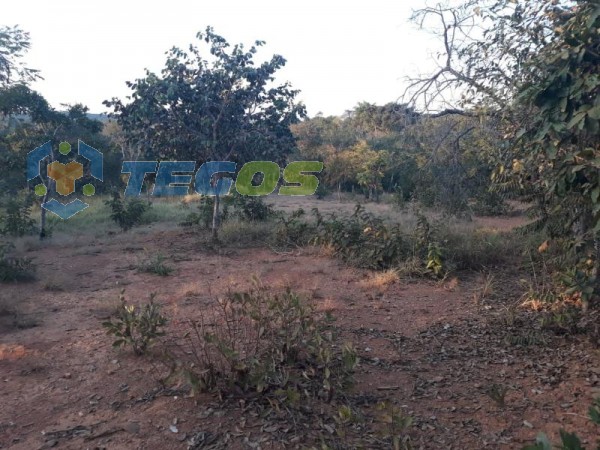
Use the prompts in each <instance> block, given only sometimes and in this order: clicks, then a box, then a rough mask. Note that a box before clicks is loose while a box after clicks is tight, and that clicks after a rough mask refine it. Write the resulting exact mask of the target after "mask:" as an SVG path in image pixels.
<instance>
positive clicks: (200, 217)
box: [180, 196, 226, 229]
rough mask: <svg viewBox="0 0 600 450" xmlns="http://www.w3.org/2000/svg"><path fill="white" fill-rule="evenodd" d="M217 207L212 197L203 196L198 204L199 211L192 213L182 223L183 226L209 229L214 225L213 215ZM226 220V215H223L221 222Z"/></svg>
mask: <svg viewBox="0 0 600 450" xmlns="http://www.w3.org/2000/svg"><path fill="white" fill-rule="evenodd" d="M214 207H215V201H214V199H213V198H212V197H207V196H202V197H200V201H199V203H198V211H197V212H192V213H190V214H188V215H187V216H186V218H185V219H184V220H183V221H182V222H181V223H180V225H181V226H184V227H191V226H199V227H201V228H204V229H209V228H210V226H211V223H212V215H213V210H214ZM225 220H226V215H225V214H222V217H221V221H225Z"/></svg>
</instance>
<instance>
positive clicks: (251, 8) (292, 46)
mask: <svg viewBox="0 0 600 450" xmlns="http://www.w3.org/2000/svg"><path fill="white" fill-rule="evenodd" d="M423 4H424V2H423V1H422V0H421V1H418V0H403V1H400V0H395V1H392V0H369V1H364V0H362V1H356V0H350V1H338V0H330V1H325V0H320V1H316V0H303V1H295V2H290V1H285V0H279V1H275V0H254V1H248V0H245V1H243V0H219V1H217V0H211V1H205V0H202V1H201V0H196V1H184V0H167V1H156V2H142V1H132V0H130V1H127V0H120V1H116V0H103V1H101V2H99V1H93V2H89V1H81V0H79V1H73V0H71V1H67V0H53V1H48V0H37V1H33V0H19V1H11V2H8V3H6V4H3V5H2V15H1V16H0V26H1V25H11V26H12V25H19V26H20V27H21V28H22V29H23V30H25V31H28V32H29V33H30V36H31V50H30V51H29V52H28V53H27V55H26V57H25V62H26V63H27V65H28V66H29V67H32V68H35V69H39V70H41V74H42V76H43V77H44V80H41V81H37V82H36V83H34V84H33V85H32V87H33V88H34V89H35V90H37V91H38V92H40V93H41V94H42V95H43V96H44V97H45V98H46V99H47V100H48V101H49V102H50V103H51V104H52V106H54V107H55V108H58V109H60V105H61V103H69V104H74V103H83V104H84V105H87V106H88V107H89V108H90V112H94V113H100V112H107V111H108V110H107V108H106V107H105V106H104V105H102V101H103V100H107V99H110V98H112V97H119V98H125V96H127V95H128V94H129V93H130V90H129V89H128V88H127V86H126V85H125V81H127V80H130V81H133V80H135V79H136V78H139V77H142V76H143V75H144V69H145V68H148V69H149V70H151V71H154V72H159V71H160V69H161V68H162V67H163V66H164V63H165V52H166V51H167V50H168V49H169V48H171V47H173V46H174V45H175V46H179V47H181V48H186V47H188V46H189V44H190V43H193V42H195V41H196V37H195V36H196V33H197V32H198V31H201V30H204V29H205V28H206V27H207V26H208V25H210V26H212V27H213V28H214V31H215V32H216V33H217V34H220V35H221V36H223V37H224V38H225V39H226V40H227V41H228V42H229V43H230V44H236V43H244V44H245V45H246V46H249V45H251V44H252V43H253V42H254V41H256V40H263V41H266V45H265V46H263V47H262V48H261V49H260V50H259V53H258V58H259V59H261V58H262V59H267V58H269V57H270V56H271V55H273V54H280V55H282V56H283V57H284V58H286V60H287V64H286V66H285V67H284V68H283V69H282V70H280V71H279V72H278V74H277V78H276V81H278V82H285V81H289V82H290V83H291V84H292V86H293V87H294V88H295V89H299V90H300V91H301V94H300V96H299V99H300V100H301V101H303V102H304V104H305V105H306V107H307V111H308V114H309V116H314V115H316V114H318V113H322V114H324V115H340V114H343V113H344V112H345V111H346V110H349V109H351V108H353V107H354V106H356V104H357V103H358V102H361V101H367V102H370V103H376V104H385V103H387V102H391V101H398V100H399V99H400V98H401V96H402V94H403V92H404V89H405V86H406V77H407V76H411V75H417V74H420V73H428V72H431V70H432V69H433V67H434V65H433V64H434V62H433V59H432V56H431V55H432V54H434V53H435V51H436V49H437V45H436V42H435V41H434V40H432V39H431V37H430V35H428V34H427V33H426V32H425V31H421V30H418V28H417V27H416V25H414V24H412V23H410V22H409V20H408V19H409V17H410V15H411V12H412V9H413V8H419V7H422V6H423Z"/></svg>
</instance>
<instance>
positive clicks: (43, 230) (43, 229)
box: [40, 151, 54, 241]
mask: <svg viewBox="0 0 600 450" xmlns="http://www.w3.org/2000/svg"><path fill="white" fill-rule="evenodd" d="M52 162H54V151H51V152H50V163H52ZM46 179H47V181H46V182H45V183H44V184H45V185H46V193H45V194H44V198H43V199H42V201H41V203H40V241H42V240H44V239H45V238H46V236H47V235H48V233H47V232H46V214H47V211H46V209H45V208H43V207H42V205H43V204H44V203H46V202H47V201H48V195H50V188H51V187H52V180H51V179H50V178H49V177H47V178H46Z"/></svg>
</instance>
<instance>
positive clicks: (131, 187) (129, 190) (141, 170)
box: [121, 161, 158, 197]
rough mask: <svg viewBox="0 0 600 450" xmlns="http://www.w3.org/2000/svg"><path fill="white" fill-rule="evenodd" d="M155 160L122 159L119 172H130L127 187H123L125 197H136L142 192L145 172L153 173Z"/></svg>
mask: <svg viewBox="0 0 600 450" xmlns="http://www.w3.org/2000/svg"><path fill="white" fill-rule="evenodd" d="M157 164H158V163H157V162H156V161H123V169H121V173H130V174H131V175H130V176H129V180H128V181H127V187H126V188H125V196H126V197H137V196H139V195H140V193H141V192H142V185H143V184H144V177H145V176H146V174H147V173H155V172H156V165H157Z"/></svg>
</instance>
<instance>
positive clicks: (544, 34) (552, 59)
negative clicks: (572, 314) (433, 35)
mask: <svg viewBox="0 0 600 450" xmlns="http://www.w3.org/2000/svg"><path fill="white" fill-rule="evenodd" d="M432 17H435V18H437V19H438V21H439V22H438V23H439V26H438V27H437V29H438V30H439V33H440V36H441V38H442V42H443V45H444V58H443V63H442V64H441V65H440V68H439V70H438V71H437V72H436V73H434V74H433V75H432V76H431V77H428V78H425V79H420V80H415V81H414V82H413V83H412V85H411V88H412V92H411V100H412V101H417V100H418V99H420V103H421V105H425V106H432V105H434V103H435V102H436V101H437V102H438V105H437V106H438V108H439V107H440V105H442V103H444V102H443V101H442V99H443V98H446V97H443V96H444V95H445V94H446V93H447V92H448V90H449V89H454V90H459V91H460V92H462V94H463V95H462V98H461V99H460V100H459V101H458V102H457V103H455V104H448V103H447V102H445V103H444V104H443V105H442V106H441V108H444V109H443V110H442V111H440V113H439V114H463V115H477V114H485V115H492V116H496V117H498V118H499V119H501V120H502V122H501V125H502V128H503V133H504V137H505V138H506V140H507V141H508V142H509V143H510V144H511V146H510V151H508V152H506V153H505V155H504V158H503V159H502V160H500V161H498V163H499V168H498V170H497V173H496V177H497V178H498V179H504V180H507V179H511V178H512V179H513V180H516V181H517V183H518V184H519V185H520V187H521V188H524V189H528V190H530V191H532V192H533V193H534V195H535V197H536V199H537V201H538V204H539V205H540V219H541V220H540V221H539V222H538V224H537V225H538V227H546V228H547V229H549V231H550V232H551V234H552V237H554V238H560V239H566V240H567V241H568V242H569V243H570V248H571V249H572V250H573V252H574V253H575V255H576V258H577V259H578V262H577V261H576V262H574V264H576V268H577V270H578V271H581V272H583V274H584V276H585V277H586V278H587V280H588V281H586V282H585V283H591V284H593V285H594V289H595V293H596V294H598V292H599V289H600V180H599V179H598V170H599V169H600V164H599V163H598V161H599V160H600V76H599V75H598V74H600V38H599V36H598V29H599V28H600V2H599V1H598V0H579V1H568V2H556V1H553V0H528V1H514V0H494V1H486V2H481V1H477V2H474V1H467V2H465V3H464V4H463V5H462V6H461V7H460V8H457V9H450V8H447V9H446V8H441V7H437V8H425V9H422V10H420V11H418V12H417V14H416V15H415V18H417V19H418V20H420V21H421V23H423V21H424V20H426V19H429V18H432ZM479 26H485V31H484V32H483V33H480V32H478V31H477V30H478V28H477V27H479ZM441 108H440V109H441ZM585 283H584V284H585ZM579 290H580V292H581V293H582V299H583V300H584V302H587V301H588V300H589V299H590V297H591V295H589V290H587V289H579ZM586 292H587V293H586ZM583 294H585V295H583Z"/></svg>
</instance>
